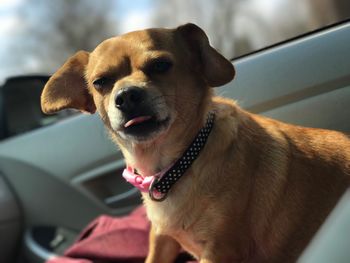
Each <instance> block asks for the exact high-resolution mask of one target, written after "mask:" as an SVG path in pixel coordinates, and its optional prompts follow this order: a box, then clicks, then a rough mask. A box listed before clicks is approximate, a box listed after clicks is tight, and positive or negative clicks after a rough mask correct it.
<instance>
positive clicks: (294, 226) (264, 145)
mask: <svg viewBox="0 0 350 263" xmlns="http://www.w3.org/2000/svg"><path fill="white" fill-rule="evenodd" d="M234 75H235V70H234V66H233V65H232V63H231V62H230V61H228V60H227V59H225V58H224V57H223V56H222V55H221V54H220V53H218V52H217V51H216V50H215V49H214V48H213V47H211V46H210V44H209V41H208V37H207V36H206V34H205V33H204V31H203V30H202V29H200V28H199V27H198V26H196V25H194V24H185V25H182V26H179V27H177V28H175V29H160V28H153V29H146V30H141V31H135V32H131V33H127V34H124V35H121V36H117V37H113V38H110V39H107V40H105V41H104V42H102V43H101V44H100V45H98V46H97V47H96V49H95V50H93V51H92V52H91V53H89V52H86V51H79V52H78V53H76V54H75V55H74V56H72V57H71V58H69V59H68V61H67V62H66V63H65V64H64V65H63V66H62V67H61V68H60V69H59V70H58V71H57V72H56V73H55V74H54V75H53V76H52V77H51V78H50V80H49V81H48V83H47V84H46V86H45V87H44V90H43V93H42V96H41V105H42V109H43V111H44V112H45V113H48V114H50V113H54V112H56V111H59V110H62V109H65V108H74V109H78V110H80V111H82V112H87V113H91V114H92V113H94V112H95V111H97V112H98V113H99V115H100V116H101V118H102V120H103V122H104V124H105V126H106V127H107V129H108V130H109V133H110V135H111V138H112V140H113V141H114V142H116V144H117V145H118V146H119V147H120V149H121V151H122V153H123V155H124V157H125V160H126V164H127V169H126V170H125V171H124V174H123V175H124V177H125V178H126V179H127V180H128V181H129V182H131V183H133V184H134V185H135V186H136V187H138V188H139V189H140V190H141V191H142V196H143V201H144V205H145V206H146V209H147V214H148V217H149V219H150V221H151V224H152V227H151V233H150V248H149V254H148V257H147V259H146V262H147V263H156V262H160V263H171V262H174V261H175V259H176V257H177V255H178V253H179V251H181V250H182V249H184V250H186V251H188V252H189V253H190V254H191V255H193V256H194V257H195V258H196V259H197V260H199V262H201V263H232V262H269V263H271V262H283V263H286V262H295V261H296V260H297V258H298V256H299V255H300V253H301V252H302V251H303V249H304V248H305V247H306V246H307V244H308V243H309V241H310V240H311V238H312V236H313V235H314V234H315V232H316V231H317V229H318V228H319V227H320V225H321V224H322V222H323V221H324V220H325V218H326V217H327V215H328V214H329V213H330V211H331V210H332V208H333V207H334V206H335V205H336V203H337V200H338V199H339V198H340V197H341V196H342V194H343V193H344V192H345V191H346V189H347V188H348V187H349V184H350V140H349V138H348V136H347V135H345V134H342V133H340V132H336V131H329V130H323V129H314V128H304V127H299V126H294V125H290V124H286V123H283V122H279V121H276V120H273V119H269V118H266V117H262V116H259V115H255V114H252V113H249V112H247V111H245V110H243V109H241V108H240V107H239V106H238V105H237V104H236V103H235V102H234V101H232V100H229V99H225V98H220V97H216V96H214V95H213V89H212V88H213V87H217V86H221V85H224V84H226V83H228V82H230V81H231V80H232V79H233V78H234ZM116 245H117V244H116Z"/></svg>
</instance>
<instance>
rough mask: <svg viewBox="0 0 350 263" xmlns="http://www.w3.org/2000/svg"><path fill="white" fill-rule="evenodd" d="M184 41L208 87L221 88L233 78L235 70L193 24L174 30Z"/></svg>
mask: <svg viewBox="0 0 350 263" xmlns="http://www.w3.org/2000/svg"><path fill="white" fill-rule="evenodd" d="M176 31H177V32H179V33H180V34H181V36H182V37H183V38H184V39H185V41H186V42H187V44H188V47H189V48H190V52H191V53H194V54H195V56H196V57H197V58H196V59H198V61H199V63H200V65H199V66H200V69H199V70H201V71H202V73H203V75H204V77H205V79H206V81H207V83H208V85H209V86H210V87H218V86H222V85H224V84H226V83H228V82H230V81H231V80H232V79H233V78H234V76H235V69H234V67H233V65H232V63H231V62H230V61H228V60H227V59H226V58H225V57H224V56H222V55H221V54H220V53H219V52H218V51H216V50H215V49H214V48H213V47H212V46H210V44H209V40H208V37H207V35H206V34H205V33H204V31H203V30H202V29H201V28H199V27H198V26H196V25H194V24H190V23H189V24H185V25H182V26H180V27H178V28H177V29H176Z"/></svg>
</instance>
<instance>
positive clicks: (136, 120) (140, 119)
mask: <svg viewBox="0 0 350 263" xmlns="http://www.w3.org/2000/svg"><path fill="white" fill-rule="evenodd" d="M151 118H152V116H140V117H136V118H133V119H131V120H130V121H128V122H127V123H125V124H124V127H125V128H127V127H130V126H132V125H135V124H138V123H141V122H144V121H148V120H149V119H151Z"/></svg>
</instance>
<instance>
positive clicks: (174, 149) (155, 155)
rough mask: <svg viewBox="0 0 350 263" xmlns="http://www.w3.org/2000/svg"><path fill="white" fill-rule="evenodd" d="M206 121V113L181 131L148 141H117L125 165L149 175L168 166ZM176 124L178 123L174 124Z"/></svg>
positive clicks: (178, 156)
mask: <svg viewBox="0 0 350 263" xmlns="http://www.w3.org/2000/svg"><path fill="white" fill-rule="evenodd" d="M205 121H206V114H204V116H203V118H198V119H197V120H195V121H193V122H192V123H191V127H183V128H182V130H181V132H172V130H171V128H170V129H169V131H168V132H166V133H165V134H163V135H161V136H160V137H158V138H157V139H155V140H153V141H151V142H148V143H133V142H131V143H128V144H126V143H123V142H120V141H118V143H119V145H120V146H121V147H120V148H121V149H122V152H123V154H124V157H125V160H126V163H127V165H129V166H131V167H133V168H134V169H136V170H137V172H138V173H139V174H140V175H142V176H151V175H154V174H156V173H158V172H160V171H162V170H163V169H165V168H168V167H169V166H171V164H173V163H174V162H175V161H176V160H177V159H179V158H180V157H181V156H182V154H183V153H184V152H185V151H186V149H187V148H188V146H189V145H190V144H191V142H192V141H193V139H194V138H195V137H196V135H197V133H198V131H199V130H200V129H201V128H202V127H203V125H204V124H205ZM174 126H177V127H178V125H174Z"/></svg>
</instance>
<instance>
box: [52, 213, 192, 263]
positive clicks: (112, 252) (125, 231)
mask: <svg viewBox="0 0 350 263" xmlns="http://www.w3.org/2000/svg"><path fill="white" fill-rule="evenodd" d="M149 230H150V223H149V221H148V219H147V217H146V212H145V209H144V207H139V208H137V209H135V211H134V212H132V213H131V214H130V215H129V216H125V217H120V218H112V217H110V216H105V215H104V216H100V217H98V218H97V219H95V220H94V221H93V222H91V223H90V225H88V226H87V227H86V228H85V229H84V230H83V231H82V233H81V234H80V235H79V237H78V239H77V241H76V242H75V243H74V244H73V245H72V246H71V247H70V248H69V249H68V250H67V251H66V252H65V253H64V256H62V257H55V258H52V259H50V260H48V261H47V262H46V263H112V262H113V263H141V262H144V260H145V258H146V256H147V253H148V235H149ZM176 262H187V263H189V261H186V260H185V259H182V260H181V259H180V260H179V261H176Z"/></svg>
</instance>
